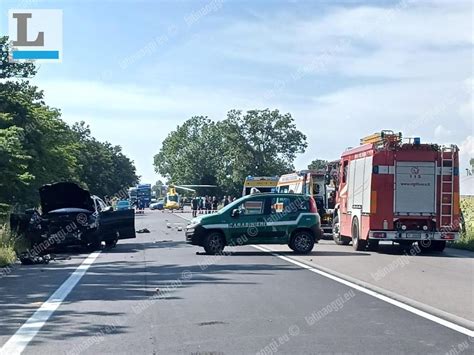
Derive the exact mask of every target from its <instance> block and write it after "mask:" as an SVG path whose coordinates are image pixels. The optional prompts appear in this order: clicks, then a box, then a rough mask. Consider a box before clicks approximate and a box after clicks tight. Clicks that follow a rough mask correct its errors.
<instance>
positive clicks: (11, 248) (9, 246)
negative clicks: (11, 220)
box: [0, 224, 16, 267]
mask: <svg viewBox="0 0 474 355" xmlns="http://www.w3.org/2000/svg"><path fill="white" fill-rule="evenodd" d="M15 260H16V252H15V238H14V236H13V235H12V233H11V232H10V227H9V226H8V225H7V224H3V225H0V267H2V266H7V265H11V264H13V263H14V262H15Z"/></svg>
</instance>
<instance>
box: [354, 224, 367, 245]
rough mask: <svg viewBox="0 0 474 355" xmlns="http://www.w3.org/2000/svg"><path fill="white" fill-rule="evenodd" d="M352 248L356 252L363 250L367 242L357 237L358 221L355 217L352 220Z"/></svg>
mask: <svg viewBox="0 0 474 355" xmlns="http://www.w3.org/2000/svg"><path fill="white" fill-rule="evenodd" d="M351 231H352V248H354V250H356V251H362V250H365V248H366V247H367V241H366V240H362V239H360V236H359V220H358V219H357V217H354V219H353V220H352V229H351Z"/></svg>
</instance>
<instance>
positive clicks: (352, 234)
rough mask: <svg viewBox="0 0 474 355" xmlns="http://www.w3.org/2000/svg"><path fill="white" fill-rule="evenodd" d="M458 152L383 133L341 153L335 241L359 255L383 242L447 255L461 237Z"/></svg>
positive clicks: (453, 146)
mask: <svg viewBox="0 0 474 355" xmlns="http://www.w3.org/2000/svg"><path fill="white" fill-rule="evenodd" d="M458 151H459V150H458V147H457V146H455V145H451V146H440V145H437V144H426V143H421V141H420V138H412V139H408V140H402V135H401V133H397V134H395V133H394V132H393V131H382V132H381V133H375V134H373V135H371V136H368V137H366V138H363V139H362V140H361V145H360V146H358V147H356V148H352V149H349V150H347V151H345V152H344V153H343V154H342V157H341V160H340V163H339V167H338V169H339V170H338V174H337V184H336V185H337V197H336V199H337V204H336V210H335V214H334V228H333V238H334V241H335V242H336V243H337V244H349V242H351V241H352V244H353V248H354V249H355V250H364V249H365V248H366V247H369V249H372V250H375V249H376V248H377V247H378V244H379V241H380V240H387V241H392V242H397V243H399V244H400V245H405V246H409V245H411V244H412V243H414V242H418V244H419V246H420V248H421V250H433V251H443V250H444V248H445V246H446V241H448V240H456V239H458V238H459V230H460V207H459V157H458V155H459V154H458Z"/></svg>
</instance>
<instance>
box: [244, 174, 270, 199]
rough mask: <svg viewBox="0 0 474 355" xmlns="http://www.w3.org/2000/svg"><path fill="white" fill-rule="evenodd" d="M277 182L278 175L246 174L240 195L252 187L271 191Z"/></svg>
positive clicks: (248, 192)
mask: <svg viewBox="0 0 474 355" xmlns="http://www.w3.org/2000/svg"><path fill="white" fill-rule="evenodd" d="M277 183H278V176H250V175H249V176H247V177H246V178H245V181H244V188H243V191H242V196H246V195H249V194H250V190H251V189H252V187H255V188H257V189H258V191H260V192H273V191H274V190H275V188H276V186H277Z"/></svg>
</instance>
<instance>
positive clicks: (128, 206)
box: [115, 200, 132, 211]
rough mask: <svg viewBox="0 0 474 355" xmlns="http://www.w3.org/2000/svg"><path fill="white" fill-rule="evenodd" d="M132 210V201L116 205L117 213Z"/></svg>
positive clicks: (122, 201)
mask: <svg viewBox="0 0 474 355" xmlns="http://www.w3.org/2000/svg"><path fill="white" fill-rule="evenodd" d="M131 208H132V205H131V204H130V201H128V200H120V201H118V202H117V204H116V205H115V210H116V211H123V210H129V209H131Z"/></svg>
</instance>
